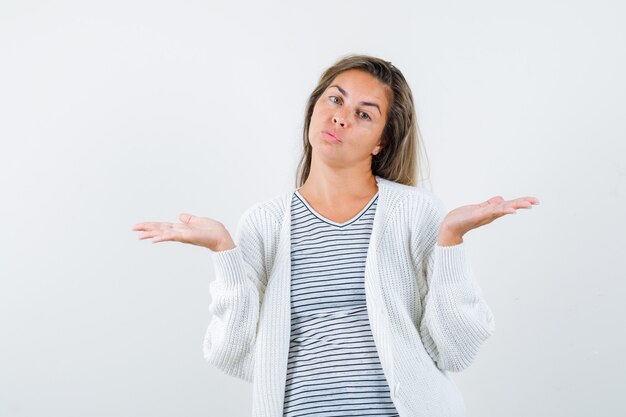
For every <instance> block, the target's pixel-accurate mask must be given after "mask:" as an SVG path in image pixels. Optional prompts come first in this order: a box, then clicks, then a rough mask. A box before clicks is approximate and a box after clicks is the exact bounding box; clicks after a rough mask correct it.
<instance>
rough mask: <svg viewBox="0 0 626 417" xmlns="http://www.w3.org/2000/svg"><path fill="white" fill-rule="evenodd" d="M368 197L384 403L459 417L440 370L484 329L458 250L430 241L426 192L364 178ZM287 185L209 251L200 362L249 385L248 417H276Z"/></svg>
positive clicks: (450, 367)
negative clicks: (372, 206)
mask: <svg viewBox="0 0 626 417" xmlns="http://www.w3.org/2000/svg"><path fill="white" fill-rule="evenodd" d="M375 178H376V182H377V184H378V190H379V199H378V204H377V208H376V213H375V216H374V224H373V227H372V234H371V237H370V242H369V247H368V251H367V258H366V262H365V278H364V280H365V294H366V305H367V311H368V316H369V320H370V325H371V329H372V334H373V336H374V341H375V344H376V349H377V351H378V354H379V357H380V362H381V365H382V367H383V371H384V374H385V377H386V379H387V382H388V383H389V387H390V395H391V399H392V401H393V402H394V404H395V406H396V409H397V410H398V413H399V414H400V416H402V417H461V416H465V413H466V408H465V403H464V401H463V398H462V395H461V393H460V391H459V390H458V388H457V386H456V385H455V383H454V381H453V380H452V378H451V376H450V375H449V372H459V371H461V370H463V369H465V368H467V367H468V366H469V365H470V363H471V362H472V361H473V359H474V358H475V357H476V355H477V353H478V350H479V348H480V346H481V345H482V343H483V342H484V341H485V340H486V339H487V338H488V337H489V336H491V335H492V334H493V332H494V331H495V322H494V317H493V314H492V312H491V310H490V308H489V307H488V305H487V303H486V302H485V300H484V299H483V297H482V290H481V288H480V287H479V286H478V284H477V282H476V281H475V279H474V274H473V270H472V268H471V265H470V262H469V258H468V253H467V249H466V243H465V242H461V243H459V244H456V245H453V246H440V245H439V244H438V243H437V237H438V234H439V227H440V225H441V222H442V220H443V217H444V216H445V215H446V210H445V208H444V205H443V203H442V201H441V200H440V199H439V198H438V197H436V196H435V195H434V194H433V193H432V192H430V191H428V190H425V189H422V188H417V187H413V186H408V185H404V184H400V183H396V182H393V181H390V180H387V179H385V178H382V177H379V176H375ZM294 192H295V190H292V191H289V192H287V193H284V194H281V195H279V196H276V197H274V198H271V199H269V200H266V201H263V202H260V203H256V204H254V205H253V206H252V207H250V208H249V209H247V210H246V211H245V212H244V213H243V215H242V216H241V218H240V220H239V222H238V224H237V231H236V234H235V242H236V246H235V247H234V248H231V249H228V250H224V251H217V252H212V261H213V265H214V269H215V279H214V280H213V281H211V283H210V284H209V291H210V296H211V301H210V303H209V314H210V316H209V317H210V318H209V325H208V328H207V331H206V334H205V337H204V344H203V352H204V357H205V359H206V361H207V362H208V363H210V364H212V365H214V366H216V367H217V368H219V369H220V370H221V371H223V372H224V373H226V374H228V375H231V376H234V377H237V378H240V379H243V380H246V381H249V382H252V416H253V417H280V416H282V409H283V401H284V394H285V382H286V372H287V359H288V354H289V338H290V329H291V309H290V279H291V261H290V223H291V215H290V203H291V199H292V197H293V194H294Z"/></svg>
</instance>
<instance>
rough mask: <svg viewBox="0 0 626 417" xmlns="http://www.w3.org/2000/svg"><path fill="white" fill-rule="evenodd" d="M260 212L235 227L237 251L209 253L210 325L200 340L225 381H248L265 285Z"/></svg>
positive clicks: (249, 214)
mask: <svg viewBox="0 0 626 417" xmlns="http://www.w3.org/2000/svg"><path fill="white" fill-rule="evenodd" d="M262 216H263V213H262V211H261V210H259V209H257V210H253V208H251V209H248V210H247V211H246V212H245V213H244V214H243V215H242V217H241V219H240V221H239V223H238V225H237V236H236V241H237V243H238V245H237V246H235V247H233V248H230V249H226V250H223V251H218V252H213V263H214V266H215V280H214V281H212V282H211V283H210V285H209V292H210V295H211V302H210V304H209V313H210V321H209V325H208V328H207V331H206V334H205V337H204V344H203V351H204V358H205V359H206V361H207V362H209V363H211V364H212V365H214V366H216V367H218V368H219V369H221V370H222V371H223V372H225V373H226V374H228V375H231V376H234V377H237V378H240V379H243V380H246V381H252V371H253V358H254V344H255V340H256V329H257V322H258V319H259V310H260V306H261V298H262V294H263V292H264V290H265V284H266V282H267V281H266V268H265V262H264V256H263V254H264V244H263V239H262V237H261V235H260V234H259V233H258V231H257V228H256V226H257V225H258V224H259V223H258V222H259V220H260V219H261V217H262Z"/></svg>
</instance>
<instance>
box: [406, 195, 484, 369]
mask: <svg viewBox="0 0 626 417" xmlns="http://www.w3.org/2000/svg"><path fill="white" fill-rule="evenodd" d="M423 213H424V218H423V221H424V224H423V226H422V227H423V229H422V231H423V233H422V239H421V245H420V246H421V247H422V248H421V249H422V250H420V251H419V252H420V253H421V255H420V257H421V258H422V259H421V262H420V264H421V265H422V274H423V276H424V281H425V284H426V286H425V288H424V289H423V290H422V291H420V294H421V297H420V298H421V304H422V316H421V321H420V323H419V332H420V336H421V338H422V342H423V344H424V347H425V349H426V351H427V352H428V354H429V355H430V357H431V358H432V359H433V361H434V362H435V363H436V365H437V367H438V368H440V369H442V370H446V371H451V372H460V371H462V370H464V369H465V368H467V367H468V366H469V365H470V364H471V362H472V361H473V360H474V358H475V357H476V355H477V354H478V350H479V348H480V346H481V345H482V343H483V342H484V341H485V340H487V339H488V338H489V337H490V336H491V335H492V334H493V333H494V331H495V320H494V317H493V314H492V312H491V310H490V308H489V306H488V305H487V303H486V301H485V299H484V298H483V296H482V290H481V288H480V287H479V286H478V284H477V282H476V280H475V278H474V273H473V270H472V267H471V264H470V262H469V257H468V253H467V246H466V243H465V242H462V243H459V244H456V245H453V246H439V244H437V238H438V235H439V227H440V225H441V222H442V221H443V218H444V217H445V214H446V210H445V208H444V205H443V203H442V202H441V200H439V199H438V198H437V197H434V198H433V199H432V204H431V205H430V207H429V208H428V209H425V210H423ZM417 246H418V245H416V247H417Z"/></svg>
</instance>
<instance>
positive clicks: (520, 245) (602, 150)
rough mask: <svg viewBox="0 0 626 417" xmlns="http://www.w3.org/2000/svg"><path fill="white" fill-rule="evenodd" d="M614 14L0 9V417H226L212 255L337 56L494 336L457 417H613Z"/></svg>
mask: <svg viewBox="0 0 626 417" xmlns="http://www.w3.org/2000/svg"><path fill="white" fill-rule="evenodd" d="M624 21H626V6H624V4H623V3H622V2H619V1H617V0H616V1H593V2H592V1H590V0H589V1H571V0H570V1H546V0H541V1H538V0H530V1H524V2H520V1H502V0H493V1H474V2H467V1H462V0H451V1H436V2H435V1H430V2H424V1H404V2H398V1H387V2H384V3H383V2H380V1H363V0H359V1H356V0H350V1H327V0H321V1H315V2H301V1H282V2H275V1H249V2H236V1H235V2H215V1H173V0H170V1H154V0H152V1H147V0H124V1H119V0H113V1H106V2H105V1H63V0H62V1H26V0H21V1H16V0H2V2H0V140H1V148H0V187H1V192H2V194H1V195H2V200H1V204H0V218H1V219H2V227H1V232H0V341H1V343H0V416H2V417H13V416H28V417H35V416H46V417H47V416H59V417H61V416H62V417H73V416H81V417H82V416H91V417H97V416H117V417H126V416H129V417H130V416H151V417H159V416H164V417H165V416H174V415H175V416H190V417H193V416H249V415H250V407H251V395H252V390H251V385H250V384H248V383H246V382H244V381H240V380H237V379H234V378H232V377H229V376H227V375H224V374H222V373H221V372H220V371H219V370H217V369H215V368H213V367H211V366H209V365H208V364H206V362H205V361H204V358H203V355H202V340H203V337H204V332H205V329H206V326H207V324H208V321H209V315H208V305H209V301H210V297H209V293H208V288H209V283H210V282H211V280H212V279H213V278H214V271H213V264H212V258H211V257H212V253H211V252H210V251H209V250H207V249H203V248H199V247H196V246H192V245H186V244H181V243H177V242H164V243H159V244H152V243H151V242H150V241H149V240H139V239H138V238H137V232H133V231H131V227H132V225H133V224H135V223H138V222H141V221H170V222H177V221H178V215H179V214H180V213H182V212H189V213H192V214H195V215H199V216H206V217H210V218H213V219H217V220H219V221H221V222H223V223H224V224H225V225H226V226H227V227H228V228H229V230H230V231H231V233H233V234H234V231H235V230H234V228H235V226H236V223H237V220H238V219H239V217H240V215H241V214H242V213H243V211H244V210H245V209H247V208H248V207H250V206H251V205H252V204H254V203H256V202H258V201H261V200H265V199H268V198H271V197H274V196H276V195H278V194H281V193H283V192H285V191H287V190H289V189H292V188H293V187H294V186H295V171H296V165H297V162H298V158H299V156H300V150H301V146H302V144H301V143H302V126H303V120H304V107H305V104H306V100H307V98H308V96H309V94H310V93H311V91H312V89H313V87H314V86H315V84H316V82H317V80H318V78H319V76H320V75H321V73H322V71H323V70H324V69H325V68H327V67H328V66H330V65H332V63H334V62H335V61H336V60H337V59H339V58H340V57H342V56H344V55H346V54H348V53H366V54H371V55H374V56H378V57H381V58H384V59H386V60H388V61H391V62H392V63H393V64H394V65H395V66H397V67H398V68H400V69H401V70H402V72H403V73H404V75H405V77H406V78H407V80H408V82H409V84H410V86H411V88H412V90H413V94H414V97H415V104H416V108H417V113H418V119H419V123H420V129H421V132H422V135H423V139H424V144H425V147H426V151H427V154H428V157H429V165H430V178H429V180H430V183H431V185H432V187H431V188H432V191H434V192H435V194H437V195H438V196H439V197H440V198H441V199H442V200H443V201H444V203H445V204H446V206H447V208H448V210H452V209H453V208H455V207H458V206H461V205H466V204H474V203H479V202H482V201H484V200H486V199H488V198H490V197H493V196H496V195H501V196H503V197H504V198H506V199H512V198H516V197H521V196H534V197H537V198H539V199H540V201H541V204H540V205H538V206H535V207H533V208H532V209H530V210H523V209H520V210H518V212H517V214H515V215H508V216H504V217H502V218H499V219H497V220H495V221H494V222H493V223H491V224H488V225H486V226H483V227H481V228H478V229H475V230H472V231H470V232H469V233H468V234H467V235H465V242H467V244H468V248H469V251H470V253H471V255H470V256H471V260H472V265H473V269H474V271H475V274H476V279H477V281H478V282H479V284H480V286H481V288H482V289H483V292H484V297H485V298H486V300H487V301H488V303H489V305H490V307H491V308H492V310H493V312H494V315H495V318H496V333H495V334H494V335H493V336H492V337H491V338H490V339H489V340H488V341H487V342H486V343H485V344H484V345H483V347H482V349H481V351H480V352H479V355H478V357H477V358H476V360H475V362H474V363H473V364H472V366H470V368H468V369H467V370H465V371H463V372H461V373H456V374H452V375H453V378H454V380H455V381H456V383H457V385H458V386H459V388H460V390H461V392H462V393H463V395H464V398H465V401H466V404H467V409H468V416H469V417H499V416H508V417H522V416H524V417H525V416H530V415H532V416H546V417H547V416H570V417H573V416H580V417H582V416H589V415H591V414H593V415H598V416H605V417H610V416H616V417H617V416H624V415H626V405H625V403H624V401H623V399H624V398H623V394H624V392H626V391H625V390H626V360H625V359H624V356H623V355H624V352H625V351H626V336H625V333H624V328H625V327H626V302H625V300H624V298H625V297H624V296H625V295H626V291H625V287H626V286H625V284H624V281H625V278H626V267H625V264H624V259H625V258H626V249H625V245H624V235H625V232H626V221H625V219H624V214H625V213H626V210H625V203H626V156H625V154H626V144H625V143H626V127H625V125H626V124H625V120H626V117H625V116H626V104H625V103H626V81H625V78H624V74H626V47H625V46H624V45H625V43H626V42H625V41H626V29H625V26H624Z"/></svg>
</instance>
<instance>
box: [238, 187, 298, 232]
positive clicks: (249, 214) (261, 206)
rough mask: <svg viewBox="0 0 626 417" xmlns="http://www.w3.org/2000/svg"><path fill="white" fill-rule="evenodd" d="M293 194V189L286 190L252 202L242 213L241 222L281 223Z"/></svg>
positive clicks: (259, 223)
mask: <svg viewBox="0 0 626 417" xmlns="http://www.w3.org/2000/svg"><path fill="white" fill-rule="evenodd" d="M292 195H293V192H292V191H289V192H284V193H281V194H277V195H274V196H272V197H270V198H267V199H265V200H262V201H258V202H256V203H254V204H252V205H251V206H250V207H248V208H247V209H246V210H245V211H244V212H243V214H242V215H241V219H240V220H239V222H240V224H252V223H254V224H257V225H265V224H268V223H269V224H280V222H281V221H282V219H283V216H284V214H285V210H286V209H287V208H288V207H289V203H290V198H291V196H292Z"/></svg>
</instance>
